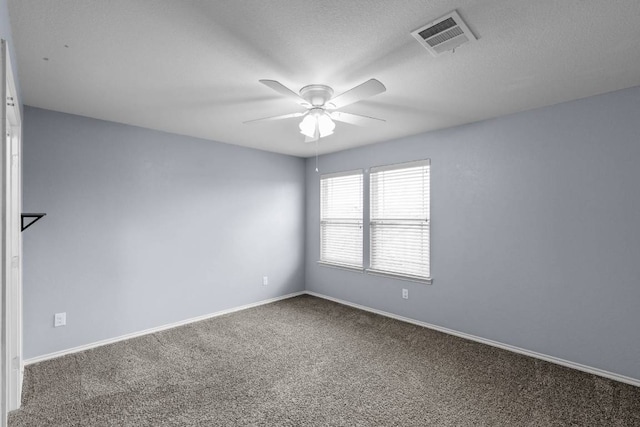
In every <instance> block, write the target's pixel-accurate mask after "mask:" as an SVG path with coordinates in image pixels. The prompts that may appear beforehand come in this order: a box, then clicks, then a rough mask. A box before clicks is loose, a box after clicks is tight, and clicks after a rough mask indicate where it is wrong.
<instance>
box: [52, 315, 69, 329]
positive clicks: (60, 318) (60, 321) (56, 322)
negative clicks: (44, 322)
mask: <svg viewBox="0 0 640 427" xmlns="http://www.w3.org/2000/svg"><path fill="white" fill-rule="evenodd" d="M66 324H67V313H56V314H55V315H54V316H53V326H54V327H56V328H57V327H58V326H64V325H66Z"/></svg>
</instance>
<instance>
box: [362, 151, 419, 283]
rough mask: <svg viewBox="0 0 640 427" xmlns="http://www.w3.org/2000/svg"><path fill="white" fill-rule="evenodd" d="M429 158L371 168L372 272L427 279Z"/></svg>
mask: <svg viewBox="0 0 640 427" xmlns="http://www.w3.org/2000/svg"><path fill="white" fill-rule="evenodd" d="M430 167H431V166H430V161H429V160H419V161H416V162H409V163H402V164H397V165H388V166H379V167H373V168H371V175H370V178H371V181H370V203H371V217H370V227H371V229H370V231H371V237H370V243H371V245H370V246H371V247H370V251H371V252H370V261H371V268H370V270H371V271H372V272H374V273H375V272H379V273H388V274H393V275H400V276H406V277H408V278H415V279H430V278H431V271H430V262H429V261H430V248H429V227H430V212H429V210H430V207H429V205H430Z"/></svg>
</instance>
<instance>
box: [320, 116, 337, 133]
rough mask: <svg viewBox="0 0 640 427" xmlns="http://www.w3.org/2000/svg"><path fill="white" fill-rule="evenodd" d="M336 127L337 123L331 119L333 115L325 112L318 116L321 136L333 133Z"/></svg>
mask: <svg viewBox="0 0 640 427" xmlns="http://www.w3.org/2000/svg"><path fill="white" fill-rule="evenodd" d="M335 128H336V124H335V123H334V122H333V120H331V117H329V115H328V114H327V113H324V112H323V113H322V115H320V116H318V130H319V131H320V138H324V137H325V136H329V135H331V134H332V133H333V130H334V129H335Z"/></svg>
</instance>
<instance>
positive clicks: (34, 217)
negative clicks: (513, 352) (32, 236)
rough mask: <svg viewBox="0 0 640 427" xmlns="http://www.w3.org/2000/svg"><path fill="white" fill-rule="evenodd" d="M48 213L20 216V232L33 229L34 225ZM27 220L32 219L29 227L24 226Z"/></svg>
mask: <svg viewBox="0 0 640 427" xmlns="http://www.w3.org/2000/svg"><path fill="white" fill-rule="evenodd" d="M45 215H46V213H23V214H22V215H20V219H21V224H20V225H21V227H22V230H20V231H24V230H26V229H27V228H29V227H31V226H32V225H33V224H35V223H36V222H37V221H38V220H39V219H40V218H42V217H43V216H45ZM25 218H26V219H32V221H31V222H29V223H28V224H27V225H24V220H25Z"/></svg>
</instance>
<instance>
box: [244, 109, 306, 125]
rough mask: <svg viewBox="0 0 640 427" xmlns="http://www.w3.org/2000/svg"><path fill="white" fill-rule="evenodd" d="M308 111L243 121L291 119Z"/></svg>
mask: <svg viewBox="0 0 640 427" xmlns="http://www.w3.org/2000/svg"><path fill="white" fill-rule="evenodd" d="M307 113H308V111H305V112H304V113H291V114H284V115H282V116H272V117H263V118H262V119H253V120H247V121H245V122H242V123H253V122H266V121H269V120H281V119H290V118H292V117H302V116H304V115H305V114H307Z"/></svg>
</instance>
